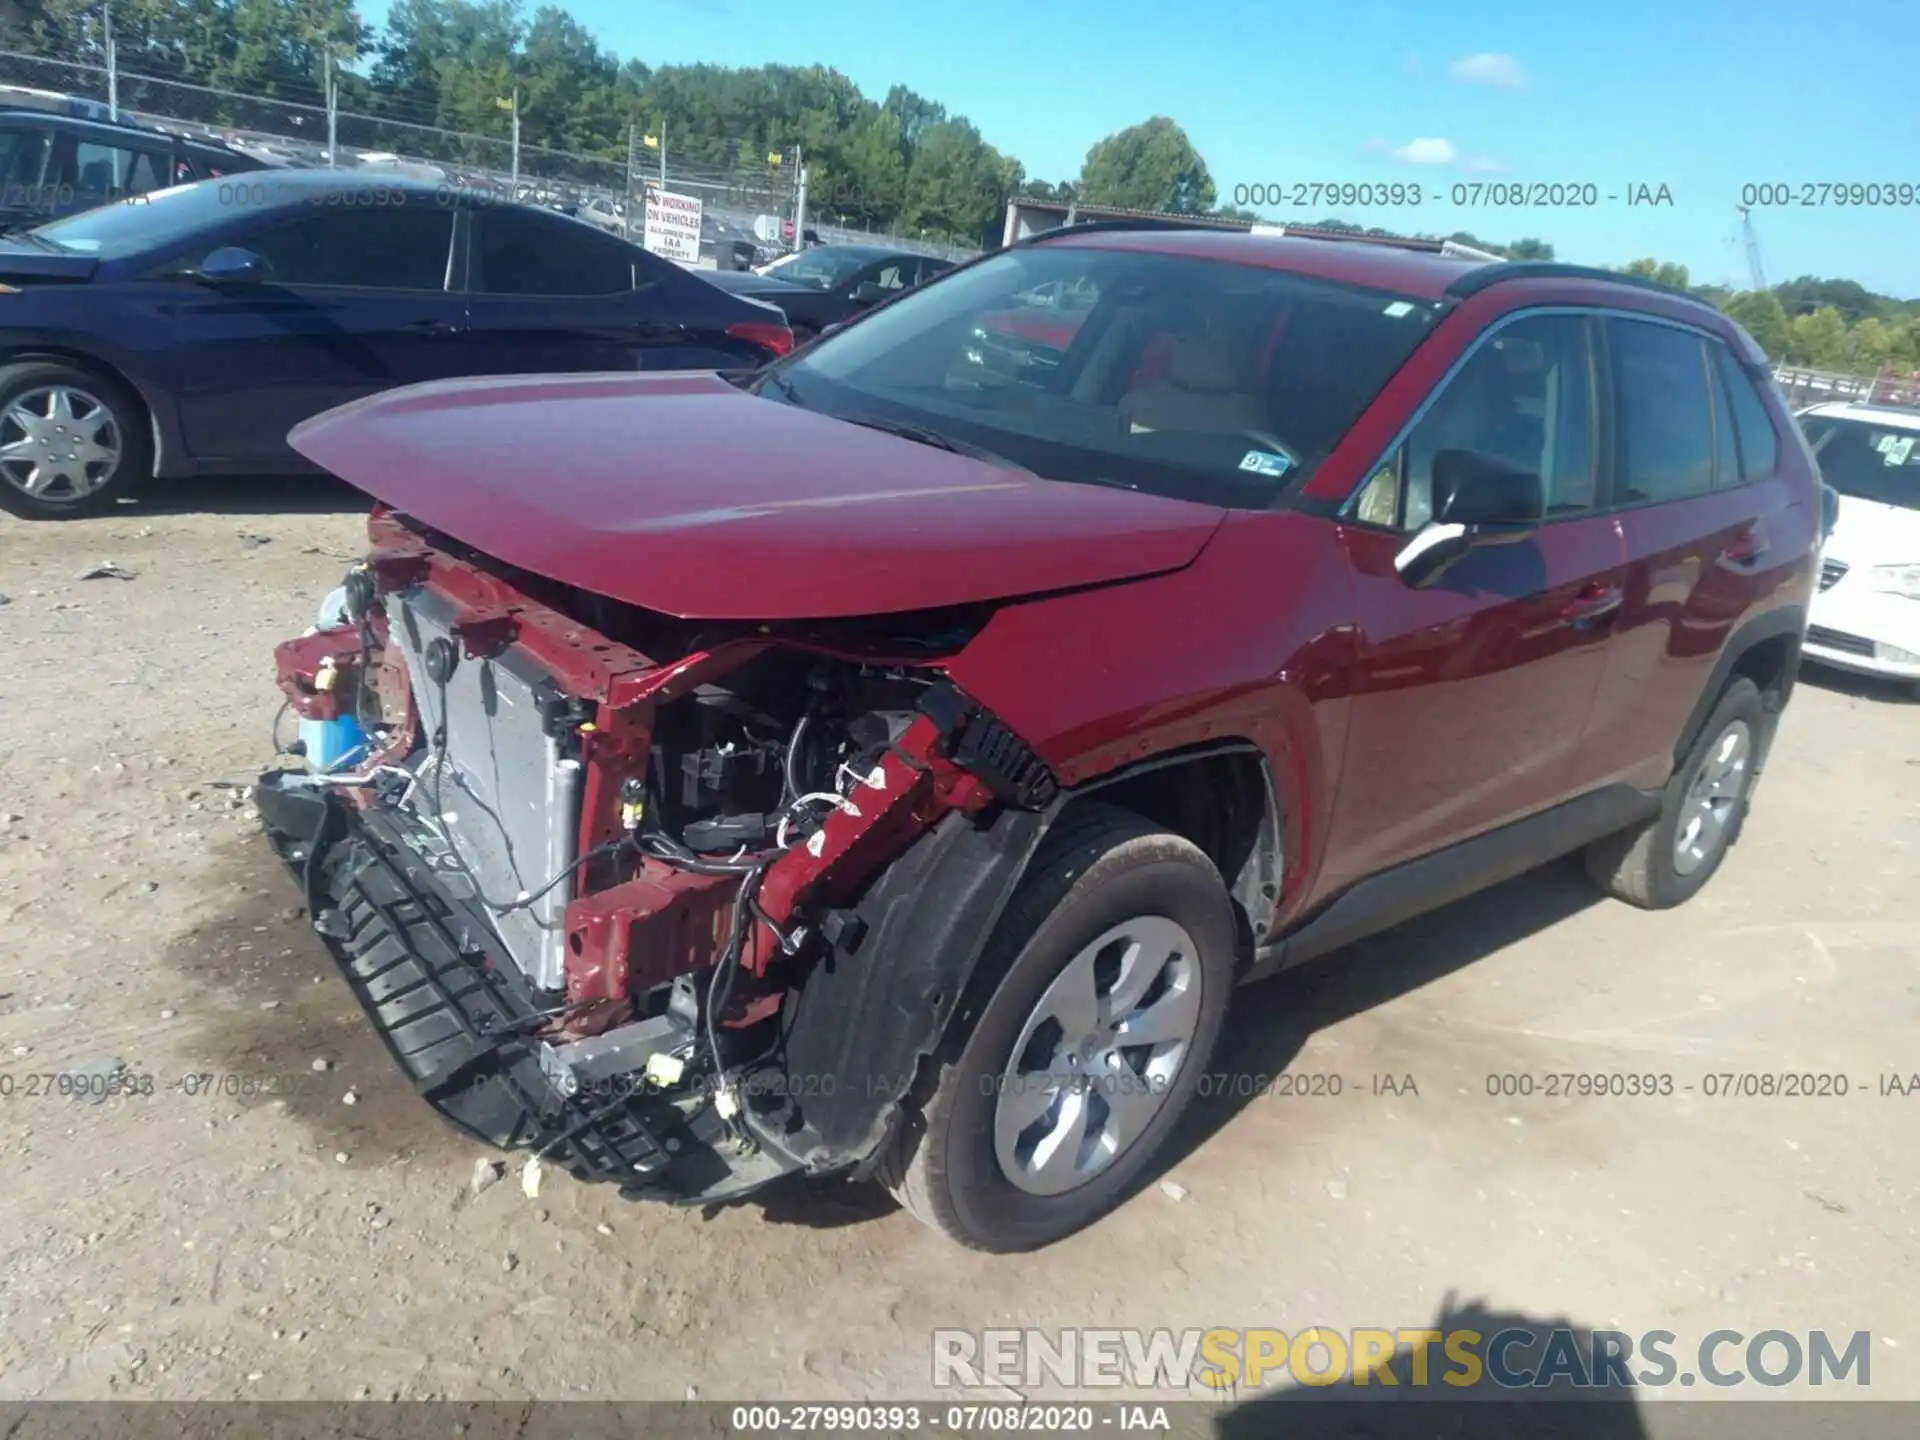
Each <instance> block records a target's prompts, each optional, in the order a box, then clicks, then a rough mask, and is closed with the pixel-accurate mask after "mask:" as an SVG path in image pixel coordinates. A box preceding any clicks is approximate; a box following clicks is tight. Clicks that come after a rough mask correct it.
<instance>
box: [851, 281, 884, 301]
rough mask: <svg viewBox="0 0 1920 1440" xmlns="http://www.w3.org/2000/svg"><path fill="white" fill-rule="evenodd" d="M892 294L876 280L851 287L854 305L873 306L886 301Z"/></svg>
mask: <svg viewBox="0 0 1920 1440" xmlns="http://www.w3.org/2000/svg"><path fill="white" fill-rule="evenodd" d="M892 293H893V292H892V291H891V290H889V289H888V288H887V287H886V286H884V285H882V284H881V283H880V282H879V281H878V280H866V281H863V282H861V283H860V284H858V285H856V286H854V287H853V296H852V299H853V303H854V304H856V305H874V304H878V303H879V302H880V301H882V300H884V299H886V298H887V297H888V296H889V295H891V294H892Z"/></svg>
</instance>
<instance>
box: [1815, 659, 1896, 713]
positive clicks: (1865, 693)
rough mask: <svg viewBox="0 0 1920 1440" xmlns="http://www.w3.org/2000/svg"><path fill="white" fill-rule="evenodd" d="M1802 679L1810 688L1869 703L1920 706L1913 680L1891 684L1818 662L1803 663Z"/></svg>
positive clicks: (1878, 678)
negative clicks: (1811, 686)
mask: <svg viewBox="0 0 1920 1440" xmlns="http://www.w3.org/2000/svg"><path fill="white" fill-rule="evenodd" d="M1800 679H1801V680H1802V681H1803V682H1805V683H1806V684H1808V685H1814V686H1818V687H1819V688H1820V689H1822V690H1830V691H1832V692H1833V693H1834V694H1835V695H1846V696H1848V697H1850V698H1852V699H1855V700H1869V701H1872V702H1874V703H1875V704H1880V705H1920V686H1916V685H1915V684H1914V683H1913V682H1912V681H1911V680H1891V679H1887V678H1885V677H1883V676H1879V675H1862V674H1859V673H1858V672H1857V671H1853V670H1836V669H1833V668H1831V667H1829V666H1826V665H1822V664H1821V663H1820V662H1819V661H1817V660H1808V661H1806V662H1804V664H1803V665H1802V666H1801V669H1800Z"/></svg>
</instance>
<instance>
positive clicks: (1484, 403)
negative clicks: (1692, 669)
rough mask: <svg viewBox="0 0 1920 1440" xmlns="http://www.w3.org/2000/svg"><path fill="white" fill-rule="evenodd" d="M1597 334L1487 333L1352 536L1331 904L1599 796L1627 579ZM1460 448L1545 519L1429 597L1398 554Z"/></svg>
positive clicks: (1563, 318)
mask: <svg viewBox="0 0 1920 1440" xmlns="http://www.w3.org/2000/svg"><path fill="white" fill-rule="evenodd" d="M1592 323H1593V322H1591V321H1589V320H1588V319H1586V318H1585V317H1582V316H1578V315H1536V316H1529V317H1523V318H1521V319H1519V320H1516V321H1514V322H1512V323H1510V324H1508V325H1506V326H1504V327H1501V328H1498V329H1496V330H1494V331H1491V332H1489V333H1488V334H1486V335H1483V336H1482V337H1481V338H1480V339H1479V340H1478V341H1477V342H1475V346H1474V348H1473V349H1472V350H1471V351H1470V352H1469V353H1468V355H1467V357H1466V358H1465V360H1464V361H1463V363H1462V364H1461V365H1460V366H1459V367H1457V368H1456V369H1455V371H1454V372H1453V374H1452V375H1451V376H1450V377H1449V379H1447V380H1446V381H1445V382H1443V385H1442V388H1441V389H1440V390H1439V391H1438V392H1436V394H1435V395H1434V397H1433V398H1432V399H1431V400H1430V401H1429V402H1428V404H1427V406H1426V407H1425V408H1424V409H1423V411H1422V412H1421V414H1420V415H1419V416H1418V418H1417V419H1416V420H1415V421H1414V423H1413V424H1412V425H1411V426H1410V427H1409V429H1408V431H1407V432H1406V433H1405V434H1404V435H1403V436H1402V437H1401V439H1400V441H1399V442H1398V443H1397V444H1396V445H1395V446H1394V447H1393V449H1392V450H1391V451H1390V452H1389V454H1388V455H1387V457H1386V459H1385V460H1384V461H1383V462H1382V464H1381V465H1380V467H1379V468H1378V470H1377V471H1376V472H1375V474H1374V475H1373V477H1372V478H1371V479H1370V480H1369V481H1368V482H1367V484H1366V485H1364V486H1363V487H1362V489H1361V490H1360V491H1359V492H1358V493H1357V494H1356V495H1355V496H1354V498H1353V500H1352V501H1351V502H1349V505H1348V508H1347V513H1346V516H1345V523H1343V525H1342V527H1341V538H1342V543H1343V544H1344V546H1345V548H1346V552H1347V555H1348V559H1349V561H1350V563H1351V566H1352V569H1353V573H1354V581H1355V585H1354V594H1355V613H1356V618H1357V620H1358V622H1359V635H1358V638H1357V652H1356V664H1355V674H1354V688H1353V693H1352V700H1351V707H1350V721H1349V730H1348V739H1347V749H1346V760H1345V763H1344V766H1343V773H1342V779H1341V782H1340V798H1339V804H1338V805H1337V806H1336V807H1335V809H1334V821H1333V831H1332V833H1331V835H1330V836H1329V840H1328V851H1327V861H1326V871H1325V875H1324V883H1325V884H1326V886H1328V887H1329V888H1330V889H1338V888H1340V887H1342V886H1345V885H1347V884H1350V883H1351V882H1352V881H1354V880H1356V879H1359V878H1362V877H1363V876H1366V875H1369V874H1373V873H1375V872H1378V871H1381V870H1384V869H1387V868H1389V867H1391V866H1393V865H1397V864H1400V863H1402V862H1404V861H1407V860H1411V859H1414V858H1417V857H1419V856H1421V855H1425V854H1428V853H1430V852H1432V851H1435V850H1438V849H1440V848H1442V847H1443V846H1445V845H1447V844H1449V843H1451V842H1453V841H1456V840H1461V839H1465V838H1468V837H1469V836H1472V835H1474V834H1477V833H1479V832H1482V831H1485V830H1490V829H1493V828H1494V827H1496V826H1499V825H1503V824H1507V823H1509V822H1511V821H1514V820H1518V819H1521V818H1523V817H1525V816H1527V815H1530V814H1533V813H1536V812H1538V811H1541V810H1545V809H1547V808H1548V807H1550V806H1552V805H1554V804H1556V803H1558V802H1559V801H1561V800H1564V799H1567V798H1569V797H1570V796H1572V795H1573V794H1576V793H1578V792H1579V791H1580V790H1581V789H1583V788H1585V786H1586V783H1588V782H1587V777H1586V776H1585V775H1584V774H1583V772H1582V770H1581V768H1580V766H1579V764H1578V760H1577V757H1578V755H1579V753H1580V745H1581V738H1582V736H1583V734H1584V732H1585V731H1586V728H1587V725H1588V722H1589V719H1590V717H1591V715H1592V712H1593V707H1594V699H1595V695H1596V693H1597V691H1598V688H1599V684H1600V678H1601V673H1602V670H1603V668H1604V666H1605V663H1606V656H1607V650H1608V644H1609V638H1610V635H1611V627H1612V624H1613V622H1614V619H1615V617H1616V616H1617V614H1618V612H1619V607H1620V603H1621V596H1622V594H1623V591H1624V586H1625V581H1626V552H1625V547H1624V544H1623V542H1622V539H1621V536H1620V532H1619V528H1618V526H1617V525H1616V523H1615V521H1614V519H1613V517H1612V516H1611V515H1609V514H1608V513H1606V511H1605V510H1604V508H1602V504H1601V502H1602V498H1603V497H1602V496H1601V495H1600V493H1599V484H1598V481H1599V477H1600V475H1601V473H1602V472H1601V451H1600V438H1599V437H1600V436H1601V435H1602V434H1603V433H1604V431H1603V430H1602V428H1601V426H1600V424H1599V421H1600V410H1601V405H1602V399H1601V396H1602V393H1603V392H1602V391H1601V390H1600V389H1599V387H1598V386H1597V384H1596V377H1597V370H1596V365H1595V359H1594V357H1595V354H1596V350H1595V341H1594V336H1593V334H1592V330H1591V326H1592ZM1443 449H1467V450H1475V451H1479V452H1482V453H1485V454H1490V455H1494V456H1497V457H1499V458H1500V459H1503V460H1505V461H1507V462H1508V463H1510V464H1514V465H1518V466H1520V467H1521V468H1523V469H1525V470H1528V471H1532V472H1535V473H1538V474H1539V475H1540V476H1541V478H1542V481H1543V483H1544V486H1545V489H1546V502H1547V515H1546V520H1545V523H1544V524H1542V525H1541V527H1540V529H1539V530H1538V531H1537V532H1536V533H1535V534H1534V535H1533V536H1532V537H1531V538H1529V539H1528V540H1526V541H1524V542H1521V543H1518V544H1511V545H1500V546H1493V547H1488V548H1485V549H1479V550H1475V551H1472V552H1470V553H1469V554H1468V555H1467V556H1466V557H1465V558H1464V559H1462V560H1460V561H1459V562H1457V563H1456V564H1455V565H1454V566H1453V567H1452V568H1451V569H1450V570H1448V571H1447V572H1446V573H1445V574H1444V575H1443V576H1442V577H1441V579H1440V580H1439V581H1437V582H1436V583H1434V584H1433V585H1431V586H1430V587H1428V588H1425V589H1414V588H1411V587H1410V586H1408V585H1407V584H1406V583H1405V582H1404V581H1402V580H1401V578H1400V576H1399V574H1398V573H1397V572H1396V570H1395V568H1394V557H1395V555H1396V554H1397V553H1398V552H1399V551H1400V549H1401V547H1402V546H1404V545H1405V544H1406V543H1407V542H1408V541H1409V540H1410V539H1411V538H1412V537H1413V536H1414V535H1415V534H1417V533H1418V532H1419V531H1420V529H1421V528H1422V527H1423V526H1424V525H1425V524H1426V523H1427V521H1428V519H1429V518H1430V516H1431V509H1432V463H1433V457H1434V456H1435V455H1436V454H1437V453H1438V452H1439V451H1441V450H1443Z"/></svg>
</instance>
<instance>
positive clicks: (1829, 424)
mask: <svg viewBox="0 0 1920 1440" xmlns="http://www.w3.org/2000/svg"><path fill="white" fill-rule="evenodd" d="M1802 428H1803V429H1804V430H1805V431H1806V434H1807V443H1808V444H1810V445H1811V446H1812V447H1813V458H1814V459H1815V460H1816V461H1817V462H1818V463H1819V466H1820V478H1821V479H1822V480H1824V481H1826V482H1827V484H1829V485H1831V486H1832V487H1833V488H1834V489H1836V490H1838V491H1839V492H1840V493H1841V494H1842V495H1852V496H1854V497H1856V498H1857V499H1861V500H1872V501H1875V502H1877V503H1878V504H1881V505H1895V506H1898V507H1899V508H1900V509H1902V510H1920V429H1903V428H1900V427H1898V426H1893V425H1876V424H1874V423H1873V422H1872V421H1870V420H1854V419H1848V418H1845V417H1841V416H1835V415H1814V416H1811V417H1809V418H1808V419H1807V420H1805V421H1804V422H1802Z"/></svg>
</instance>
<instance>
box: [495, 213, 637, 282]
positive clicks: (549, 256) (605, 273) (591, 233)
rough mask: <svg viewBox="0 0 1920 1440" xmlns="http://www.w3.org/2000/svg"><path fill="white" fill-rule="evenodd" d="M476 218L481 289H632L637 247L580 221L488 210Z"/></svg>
mask: <svg viewBox="0 0 1920 1440" xmlns="http://www.w3.org/2000/svg"><path fill="white" fill-rule="evenodd" d="M474 221H475V225H476V227H477V229H478V235H479V238H478V241H477V243H476V244H475V246H474V255H473V262H472V263H473V267H474V274H473V277H472V280H471V283H472V286H473V288H474V289H475V290H477V291H479V292H480V293H481V294H484V295H546V296H551V297H556V298H558V297H562V296H572V297H575V298H586V297H591V296H596V295H619V294H624V293H626V292H627V291H629V290H631V289H633V282H634V273H633V251H632V249H630V248H629V247H628V246H626V245H624V244H622V243H621V242H620V241H618V240H614V239H611V238H609V237H608V236H605V235H602V234H601V233H600V232H599V231H597V230H595V229H593V228H592V227H591V226H588V225H583V224H581V223H580V222H579V221H577V220H561V219H554V220H552V221H547V220H544V219H542V218H540V217H538V216H534V215H528V214H519V213H516V212H514V211H511V210H485V209H483V210H480V211H478V212H476V214H475V217H474Z"/></svg>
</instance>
